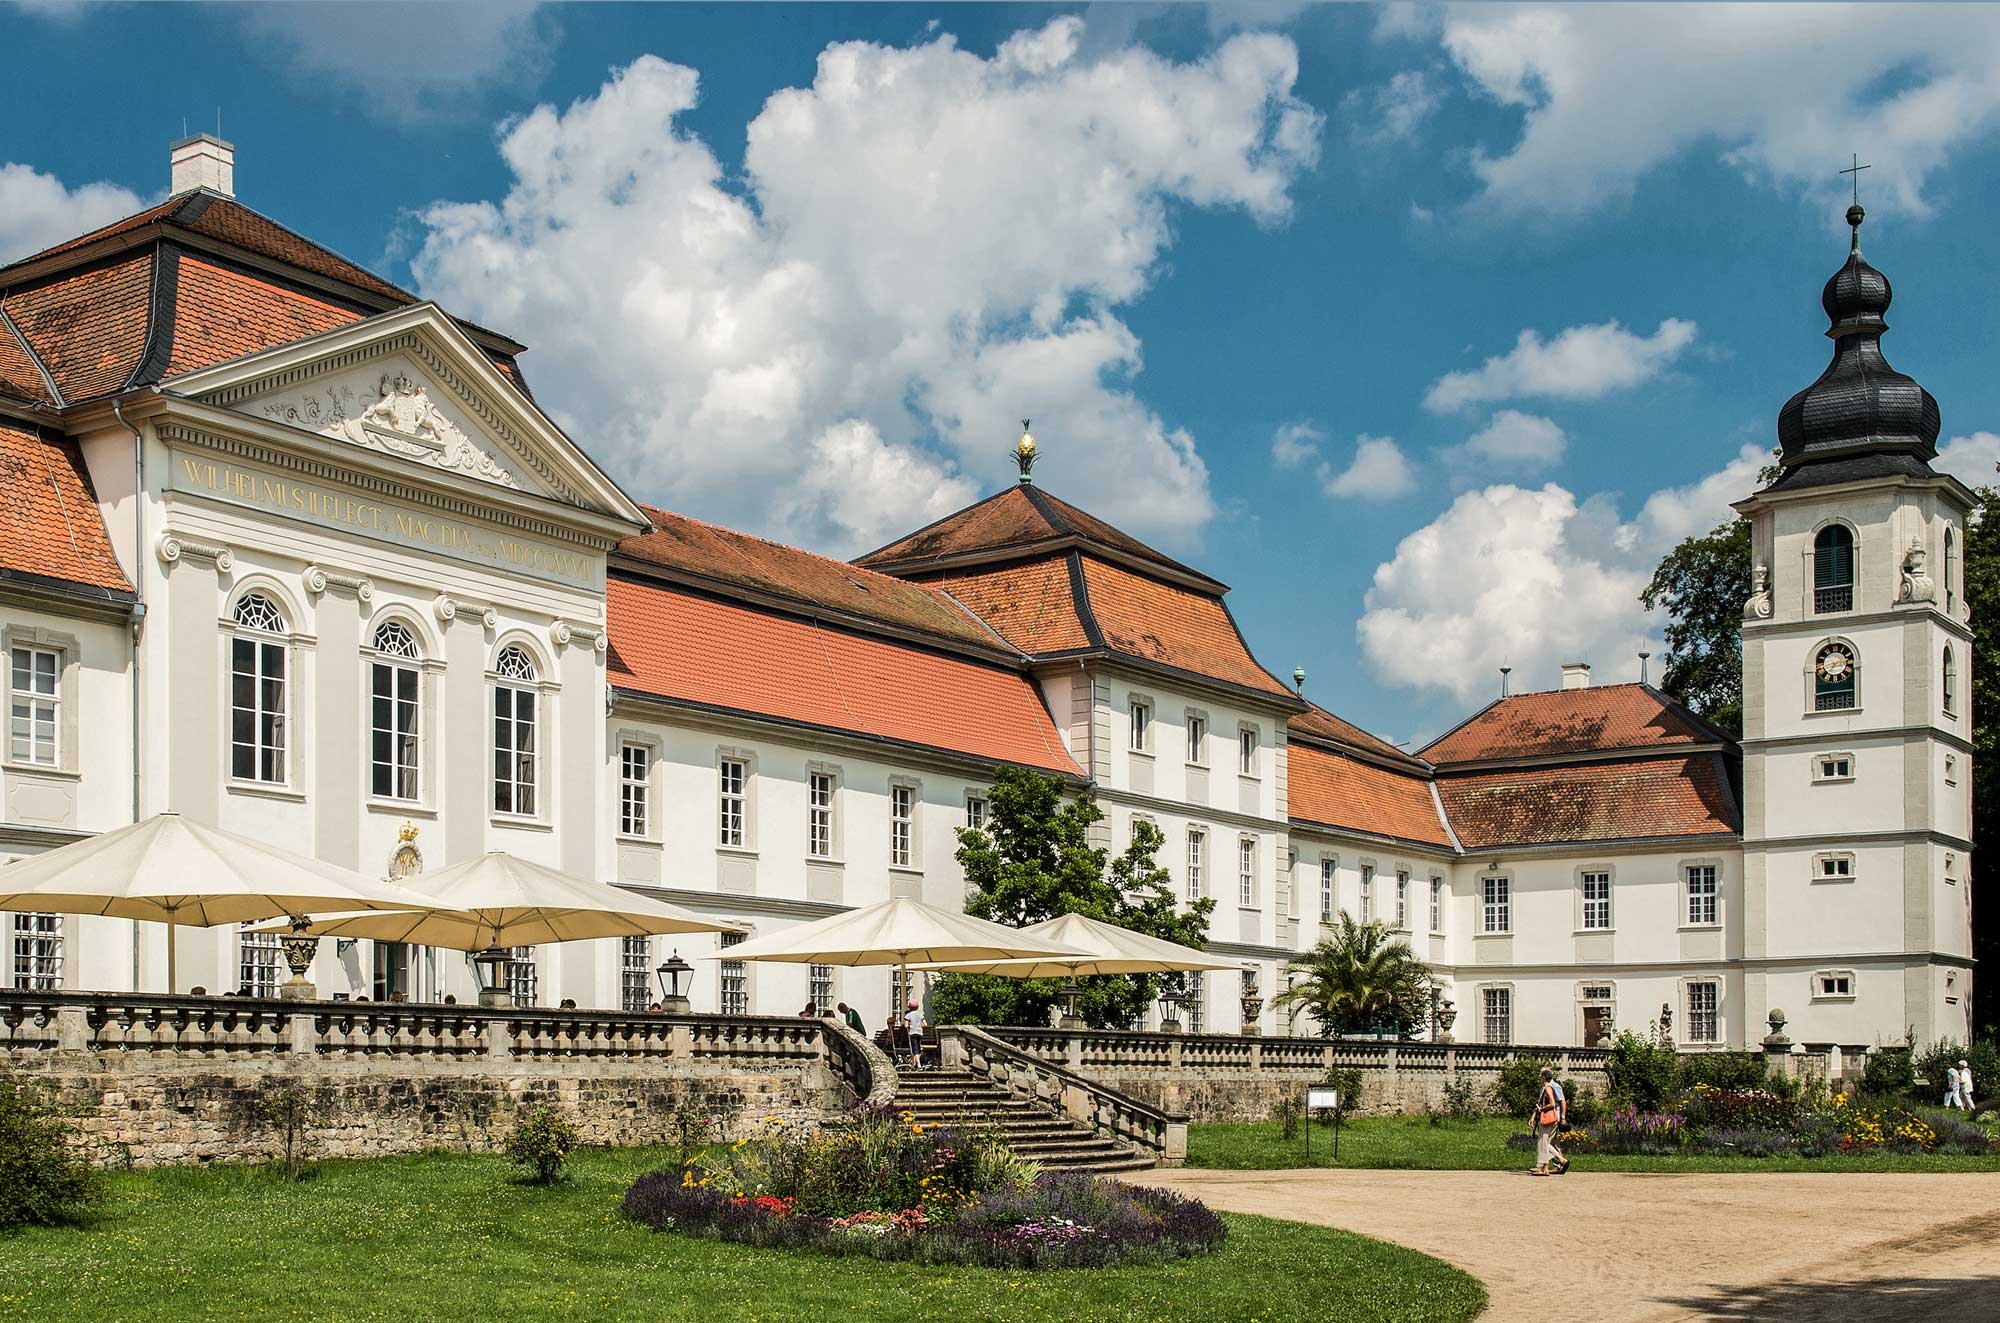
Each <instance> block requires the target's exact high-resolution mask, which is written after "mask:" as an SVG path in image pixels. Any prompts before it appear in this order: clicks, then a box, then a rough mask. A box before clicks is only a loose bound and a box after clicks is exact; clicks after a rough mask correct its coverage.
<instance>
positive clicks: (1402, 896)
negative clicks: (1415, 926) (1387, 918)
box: [1396, 868, 1410, 928]
mask: <svg viewBox="0 0 2000 1323" xmlns="http://www.w3.org/2000/svg"><path fill="white" fill-rule="evenodd" d="M1396 926H1397V927H1398V928H1408V927H1409V926H1410V870H1409V869H1407V868H1399V869H1397V870H1396Z"/></svg>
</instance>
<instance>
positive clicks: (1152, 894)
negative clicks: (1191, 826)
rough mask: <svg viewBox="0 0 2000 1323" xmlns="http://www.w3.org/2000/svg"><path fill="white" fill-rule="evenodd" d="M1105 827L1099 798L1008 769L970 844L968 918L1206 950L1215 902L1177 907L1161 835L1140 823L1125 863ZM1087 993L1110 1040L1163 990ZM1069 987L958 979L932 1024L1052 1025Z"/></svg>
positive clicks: (966, 853)
mask: <svg viewBox="0 0 2000 1323" xmlns="http://www.w3.org/2000/svg"><path fill="white" fill-rule="evenodd" d="M1103 819H1104V812H1103V810H1101V809H1100V808H1098V807H1097V803H1096V801H1095V800H1093V799H1092V798H1091V797H1090V796H1089V795H1081V796H1078V797H1076V798H1074V799H1065V798H1064V796H1063V783H1062V781H1061V780H1060V779H1058V778H1056V777H1053V776H1045V775H1043V774H1042V773H1039V772H1032V771H1028V770H1026V769H1023V768H1015V767H1002V768H999V769H997V770H996V771H995V772H994V776H993V788H992V790H991V791H990V792H989V794H988V797H987V815H986V826H985V828H984V829H983V830H982V829H975V828H970V827H968V828H964V829H962V830H961V831H960V832H959V833H958V861H959V863H960V864H961V865H963V867H964V869H965V880H966V882H967V884H968V885H969V886H971V887H972V888H973V889H974V894H973V896H972V898H971V899H970V900H968V901H967V902H966V906H965V908H966V912H967V913H969V914H972V915H974V916H976V917H978V918H982V919H991V920H993V921H994V922H995V923H1005V924H1010V925H1013V926H1015V927H1022V926H1025V925H1027V924H1031V923H1040V922H1043V921H1044V920H1047V919H1053V918H1057V917H1058V916H1060V915H1064V914H1081V915H1084V916H1085V917H1086V918H1091V919H1097V920H1100V921H1102V922H1104V923H1114V924H1117V925H1118V926H1119V927H1121V928H1130V929H1132V930H1133V931H1135V932H1142V933H1145V934H1146V935H1148V936H1150V937H1158V938H1162V939H1164V940H1166V941H1169V942H1178V943H1180V944H1181V945H1183V946H1191V947H1194V948H1195V949H1196V950H1199V949H1201V946H1202V944H1203V943H1204V942H1205V941H1207V940H1208V916H1209V914H1210V912H1211V911H1213V910H1214V908H1215V902H1214V901H1213V900H1199V901H1196V902H1194V903H1193V904H1191V905H1189V906H1188V907H1187V908H1186V909H1182V908H1181V907H1180V906H1179V905H1177V904H1176V903H1175V901H1174V894H1173V891H1172V889H1171V887H1170V885H1169V882H1170V879H1169V876H1168V874H1167V870H1166V869H1164V868H1162V867H1160V864H1159V860H1158V855H1159V850H1160V845H1161V843H1162V840H1163V838H1162V837H1161V835H1160V829H1159V828H1158V827H1156V826H1154V825H1153V824H1152V823H1150V822H1147V821H1145V820H1144V819H1138V820H1135V821H1134V822H1133V824H1132V840H1131V843H1130V844H1129V845H1127V846H1126V848H1125V850H1124V851H1123V852H1122V853H1120V854H1119V855H1118V856H1117V857H1115V858H1113V857H1111V855H1110V852H1109V851H1107V850H1105V849H1103V848H1101V847H1099V846H1095V845H1092V844H1091V843H1090V834H1091V830H1092V828H1093V827H1095V826H1096V825H1097V824H1098V823H1099V822H1101V821H1103ZM1079 983H1080V985H1081V986H1082V988H1083V990H1084V991H1083V996H1082V997H1081V998H1080V999H1079V1001H1078V1004H1077V1007H1078V1013H1079V1014H1081V1015H1082V1016H1083V1017H1084V1019H1085V1020H1086V1021H1088V1022H1089V1023H1090V1024H1092V1025H1095V1026H1097V1027H1099V1028H1109V1027H1120V1026H1124V1025H1128V1024H1131V1023H1132V1022H1133V1021H1134V1020H1137V1019H1138V1018H1139V1017H1140V1016H1141V1015H1143V1014H1144V1013H1145V1010H1146V1007H1147V1006H1148V1005H1149V1004H1150V1003H1151V1002H1152V1000H1153V998H1154V996H1155V995H1157V993H1158V990H1159V986H1160V984H1159V977H1158V976H1157V975H1152V974H1132V975H1107V976H1101V977H1094V978H1085V979H1081V980H1079ZM1062 985H1063V980H1061V979H1016V978H998V977H990V976H986V975H974V974H946V975H944V976H943V977H941V978H940V979H939V980H938V983H937V986H936V987H935V988H934V989H933V990H932V992H931V1014H932V1017H933V1018H934V1019H936V1020H938V1021H939V1022H941V1023H954V1022H955V1023H960V1024H1046V1023H1048V1018H1049V1011H1050V1009H1051V1008H1053V1007H1054V1006H1056V1005H1057V1004H1058V1003H1059V1001H1060V1000H1061V994H1060V990H1061V988H1062Z"/></svg>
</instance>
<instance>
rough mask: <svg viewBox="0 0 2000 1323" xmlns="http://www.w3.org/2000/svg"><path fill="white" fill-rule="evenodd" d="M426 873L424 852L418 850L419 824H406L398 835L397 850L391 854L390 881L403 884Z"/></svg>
mask: <svg viewBox="0 0 2000 1323" xmlns="http://www.w3.org/2000/svg"><path fill="white" fill-rule="evenodd" d="M423 871H424V852H423V851H422V850H419V849H418V848H417V824H416V823H414V822H405V823H404V824H403V825H402V828H401V829H400V830H398V831H397V833H396V848H395V849H393V850H391V851H390V852H389V880H390V881H391V882H401V881H403V880H404V879H406V878H411V877H415V876H416V875H417V874H418V873H421V872H423Z"/></svg>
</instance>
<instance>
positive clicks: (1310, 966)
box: [1271, 913, 1437, 1038]
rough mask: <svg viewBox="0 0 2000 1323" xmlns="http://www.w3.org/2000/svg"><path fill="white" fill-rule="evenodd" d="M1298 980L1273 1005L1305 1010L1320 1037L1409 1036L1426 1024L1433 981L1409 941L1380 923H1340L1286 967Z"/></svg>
mask: <svg viewBox="0 0 2000 1323" xmlns="http://www.w3.org/2000/svg"><path fill="white" fill-rule="evenodd" d="M1286 968H1287V969H1288V970H1290V971H1291V972H1292V973H1294V974H1296V975H1298V976H1299V980H1298V982H1296V983H1294V984H1293V985H1292V986H1291V987H1290V988H1289V989H1288V990H1286V991H1284V992H1281V993H1279V994H1278V995H1277V996H1276V997H1274V998H1272V999H1271V1005H1272V1007H1273V1009H1275V1010H1280V1011H1292V1010H1294V1009H1299V1010H1304V1011H1305V1012H1306V1013H1307V1014H1309V1015H1311V1016H1312V1018H1313V1019H1314V1020H1316V1021H1317V1022H1318V1023H1319V1031H1320V1033H1321V1035H1322V1036H1324V1037H1333V1036H1335V1035H1337V1034H1357V1033H1372V1032H1377V1031H1380V1032H1384V1033H1394V1034H1395V1035H1397V1036H1398V1037H1400V1038H1409V1037H1411V1036H1413V1035H1415V1034H1417V1033H1419V1032H1421V1031H1422V1030H1423V1029H1425V1028H1426V1027H1427V1026H1428V1025H1429V1024H1430V1018H1431V1010H1432V1006H1433V1004H1434V1003H1435V1001H1436V990H1437V984H1436V982H1435V980H1433V979H1432V977H1431V971H1430V967H1429V966H1428V965H1426V964H1425V963H1424V962H1423V961H1422V960H1419V959H1418V958H1417V955H1416V953H1415V952H1414V951H1412V950H1410V944H1409V943H1408V942H1406V941H1404V940H1403V939H1402V938H1400V937H1391V936H1390V935H1389V930H1388V929H1387V928H1386V927H1384V926H1383V925H1382V924H1380V923H1357V922H1355V919H1354V916H1353V915H1351V914H1346V913H1342V914H1341V916H1340V923H1339V926H1338V927H1336V928H1335V929H1334V930H1333V932H1332V933H1331V934H1330V935H1329V936H1326V937H1322V938H1321V939H1320V940H1319V944H1318V945H1316V946H1314V947H1313V949H1312V950H1310V951H1308V952H1306V953H1305V954H1304V955H1302V956H1300V957H1299V958H1298V959H1296V960H1294V961H1292V962H1291V963H1290V964H1289V965H1287V966H1286Z"/></svg>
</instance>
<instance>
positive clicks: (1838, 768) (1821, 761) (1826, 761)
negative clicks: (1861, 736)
mask: <svg viewBox="0 0 2000 1323" xmlns="http://www.w3.org/2000/svg"><path fill="white" fill-rule="evenodd" d="M1817 764H1818V767H1817V770H1818V773H1819V774H1818V776H1816V777H1815V778H1814V779H1815V780H1819V781H1851V780H1853V779H1854V761H1853V760H1852V759H1851V758H1849V757H1848V756H1847V755H1846V754H1844V753H1829V754H1821V755H1820V757H1819V758H1818V759H1817Z"/></svg>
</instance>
